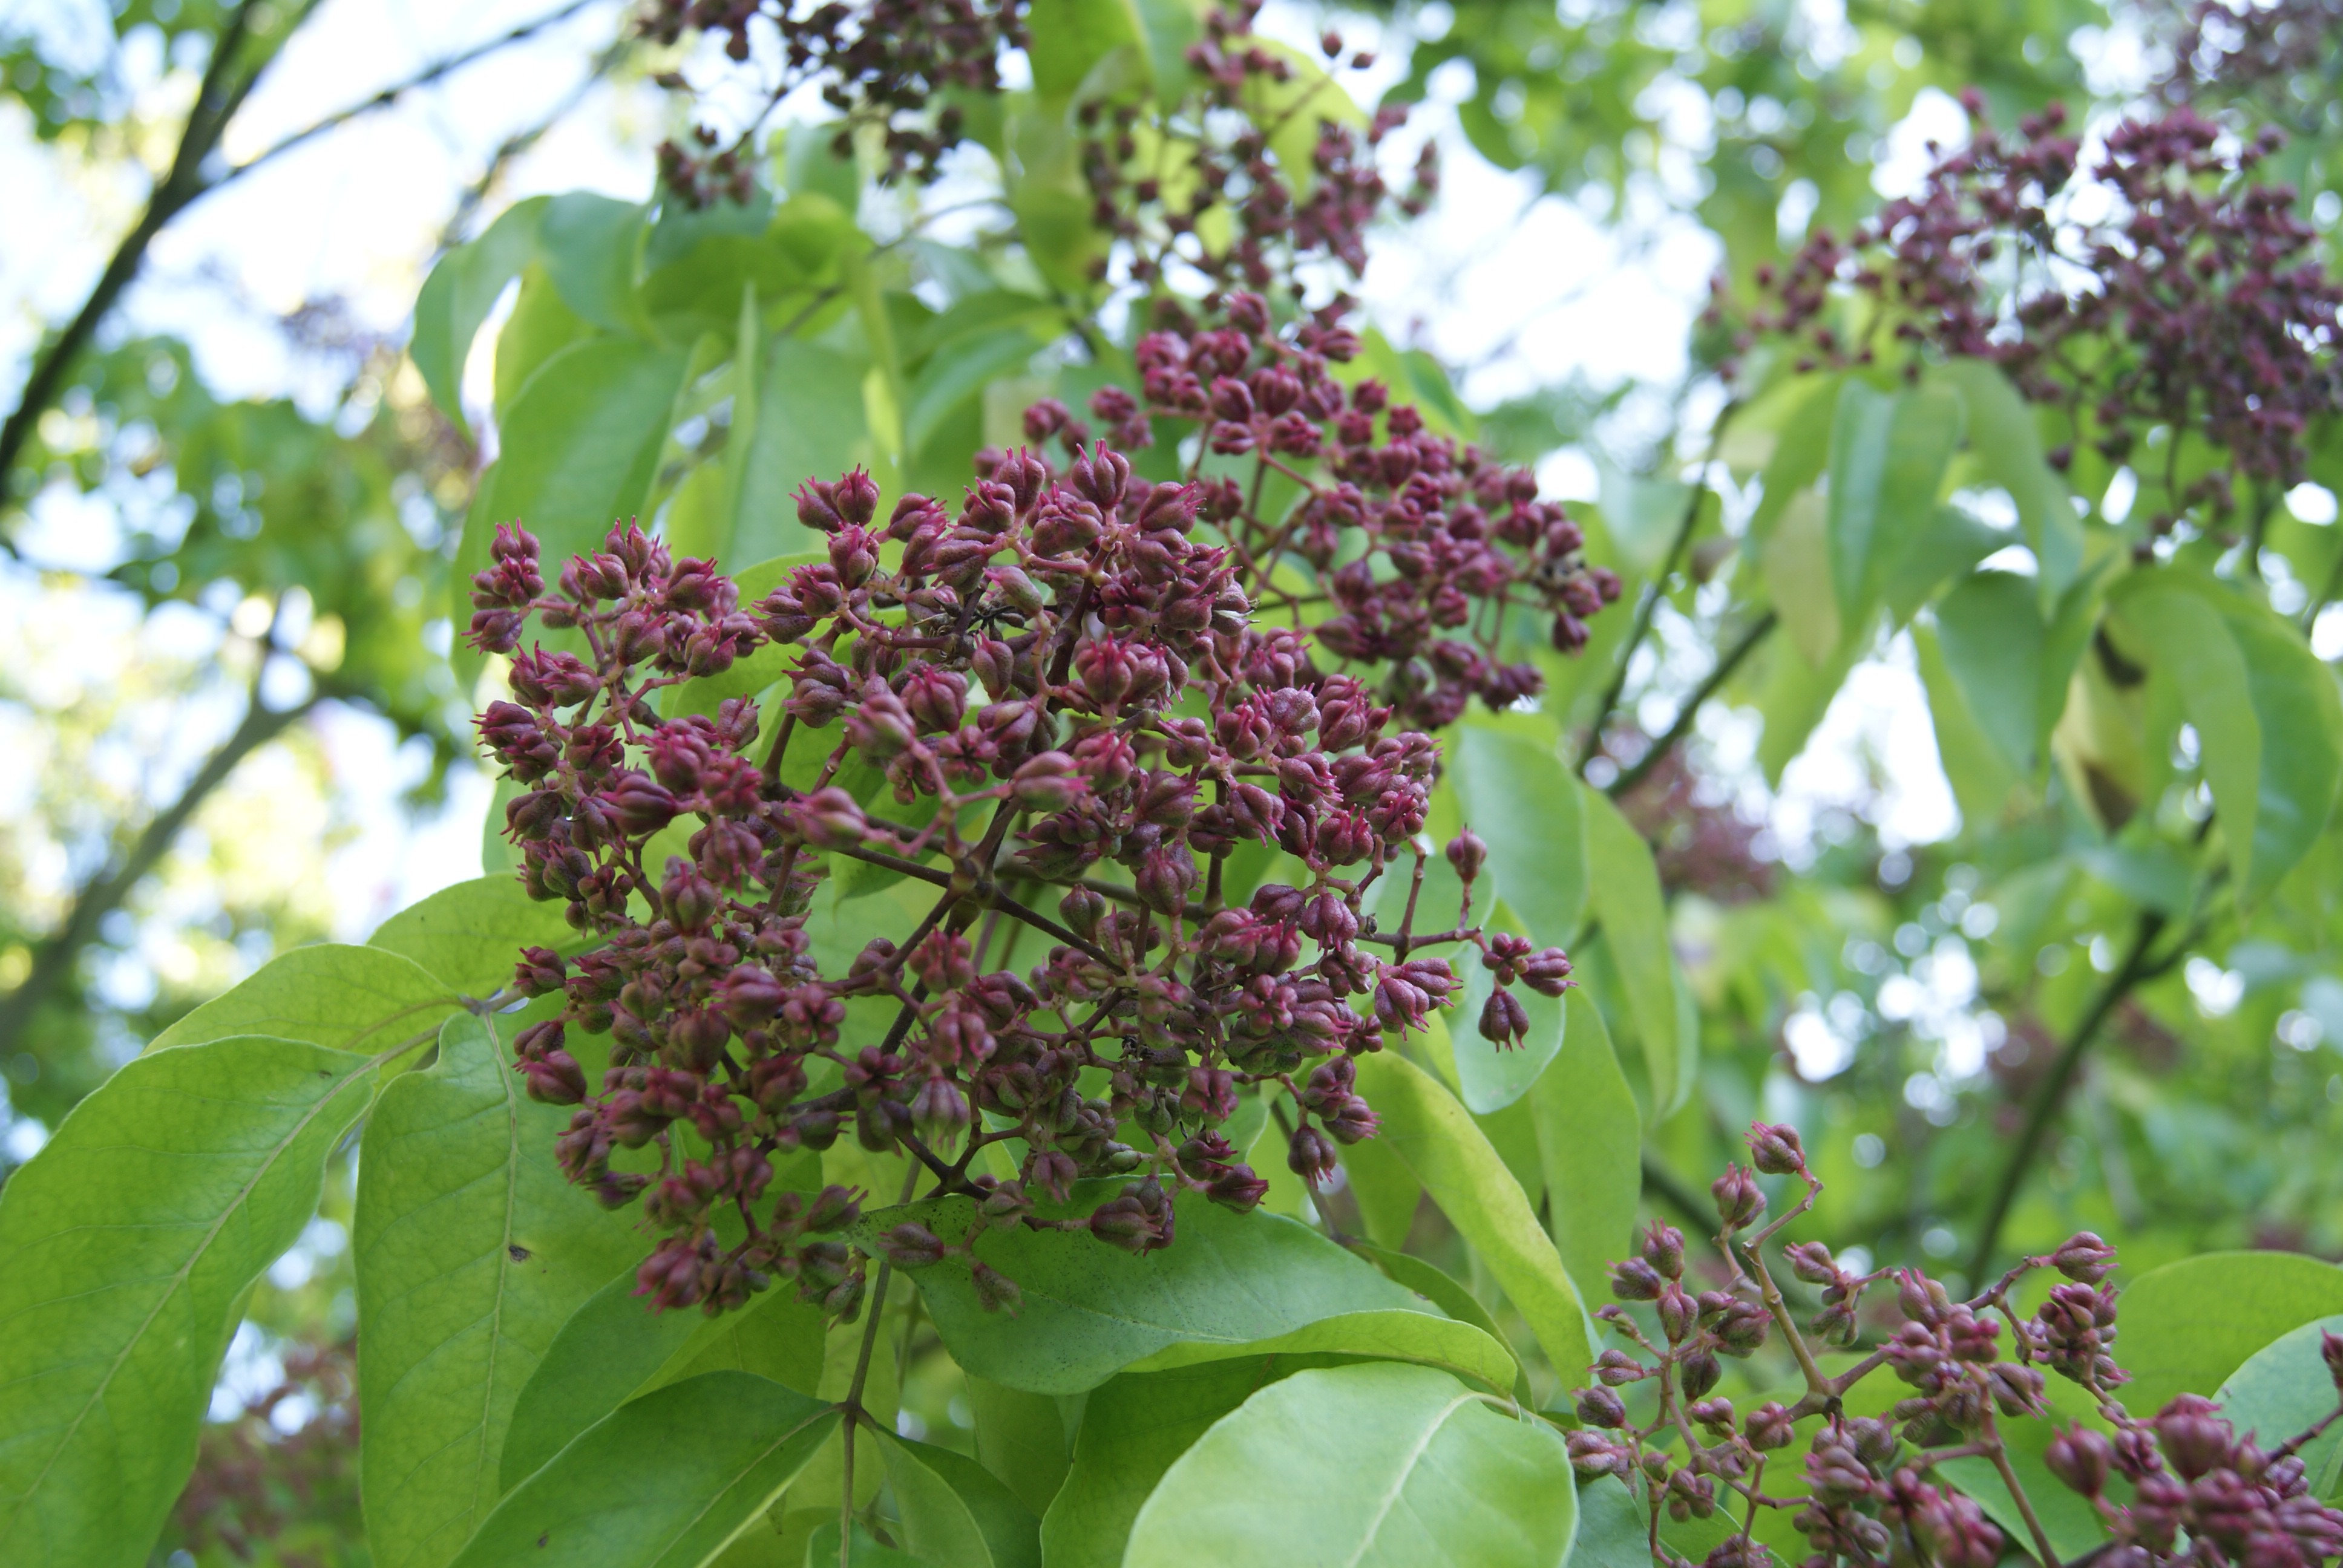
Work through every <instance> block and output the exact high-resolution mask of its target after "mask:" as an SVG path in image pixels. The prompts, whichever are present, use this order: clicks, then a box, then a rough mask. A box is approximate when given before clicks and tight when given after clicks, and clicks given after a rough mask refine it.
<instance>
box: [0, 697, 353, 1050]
mask: <svg viewBox="0 0 2343 1568" xmlns="http://www.w3.org/2000/svg"><path fill="white" fill-rule="evenodd" d="M263 668H266V659H265V658H264V660H263ZM318 700H319V699H317V698H316V697H312V698H310V699H308V700H307V701H305V702H301V703H299V704H297V705H296V706H294V707H292V708H287V709H271V708H269V707H267V706H266V704H264V703H263V702H262V701H261V700H260V682H259V679H258V678H257V677H255V678H254V680H253V684H252V691H251V696H250V699H249V700H248V702H247V704H246V708H245V711H244V718H243V719H242V721H241V722H239V723H238V724H237V725H236V729H235V731H234V732H233V733H231V734H230V735H229V736H228V738H227V739H226V740H223V741H222V742H220V744H219V748H218V749H216V750H215V751H214V752H213V753H212V754H211V755H210V756H209V757H208V758H206V759H205V760H204V765H203V766H202V767H201V768H200V769H196V776H195V777H194V778H192V779H188V780H187V783H186V788H184V789H181V790H180V791H179V795H178V798H177V799H175V800H173V801H172V802H171V804H170V805H168V806H166V807H165V808H164V809H163V810H162V811H161V813H160V814H158V815H157V816H156V818H155V819H153V820H152V821H150V822H148V823H147V824H146V827H145V828H144V829H141V830H140V832H139V834H138V837H137V839H136V840H135V841H134V842H133V843H132V844H131V846H130V849H129V851H128V853H126V854H125V855H124V856H123V857H122V858H121V859H120V860H118V861H117V862H116V864H115V865H114V866H113V868H112V869H107V870H104V871H101V872H100V873H99V874H98V875H97V876H96V877H95V878H93V879H91V880H90V881H89V882H88V883H87V884H85V886H84V887H83V889H82V890H81V891H80V892H79V893H78V894H76V895H75V899H74V903H73V908H72V910H70V911H68V912H67V914H66V915H65V923H64V924H63V925H61V926H59V927H58V928H57V929H56V930H55V931H54V932H52V933H51V934H50V935H49V937H48V938H47V939H46V940H44V941H43V942H42V943H41V944H40V945H39V946H38V947H37V948H35V950H34V953H33V965H32V968H31V969H30V970H27V971H26V972H25V979H24V981H23V983H22V984H20V985H18V986H17V987H16V989H15V990H13V991H11V992H9V993H8V994H7V996H6V997H5V998H0V1060H5V1058H6V1057H7V1056H8V1055H9V1054H10V1053H12V1052H13V1051H14V1050H15V1049H16V1046H17V1041H18V1039H19V1037H20V1036H21V1035H22V1034H23V1033H24V1032H25V1030H26V1029H27V1028H29V1027H30V1026H31V1024H32V1022H33V1019H34V1016H35V1014H36V1013H38V1012H39V1011H40V1009H41V1006H42V1004H43V1003H45V1001H47V1000H48V999H49V997H50V995H51V994H52V993H54V992H55V990H56V989H57V987H58V986H59V985H60V984H62V983H63V982H64V980H65V977H66V975H68V974H69V973H71V972H72V970H73V966H74V960H75V959H76V958H78V957H79V956H80V954H81V950H83V949H84V948H85V947H87V946H88V945H89V944H90V942H91V941H92V940H95V939H96V936H97V929H98V926H99V925H100V924H101V923H102V922H103V921H104V920H105V919H106V916H107V915H109V914H112V913H113V912H114V911H115V910H117V909H119V908H121V906H122V904H123V902H124V901H125V900H127V899H128V898H129V897H130V895H131V893H132V892H133V891H134V890H136V888H137V886H138V884H139V882H140V881H141V880H143V879H145V878H146V874H147V873H148V872H149V871H152V870H153V869H155V867H156V863H157V862H159V861H160V860H161V859H163V857H164V856H165V855H166V854H167V853H168V852H169V851H170V848H171V846H172V845H173V844H175V843H176V842H177V841H178V838H179V834H180V833H181V832H182V831H183V830H184V829H186V825H187V823H188V821H189V819H192V818H193V817H194V816H195V814H196V810H197V809H200V808H201V807H202V805H203V803H204V802H205V801H206V799H210V797H211V794H212V792H213V791H214V790H216V789H218V788H219V787H220V786H221V785H222V784H224V783H226V781H227V779H228V777H229V776H230V775H231V774H233V773H234V772H235V771H236V768H237V767H238V766H239V765H240V764H241V763H242V762H243V761H244V759H246V757H248V756H250V755H251V754H252V753H253V752H255V751H256V750H258V749H260V748H261V747H263V746H266V745H267V744H268V743H269V742H270V741H271V740H274V739H277V736H279V735H281V734H283V733H284V732H285V731H286V730H287V729H289V728H291V727H292V726H293V725H294V724H295V723H296V722H297V721H298V720H299V719H301V718H302V716H303V715H305V714H307V712H308V711H309V710H310V709H312V708H314V707H316V706H317V701H318Z"/></svg>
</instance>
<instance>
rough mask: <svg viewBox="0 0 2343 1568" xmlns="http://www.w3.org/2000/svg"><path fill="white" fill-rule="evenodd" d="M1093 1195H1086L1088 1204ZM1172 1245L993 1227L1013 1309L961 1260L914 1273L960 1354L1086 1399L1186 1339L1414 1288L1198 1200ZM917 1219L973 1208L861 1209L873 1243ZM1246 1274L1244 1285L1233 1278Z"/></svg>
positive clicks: (1292, 1230)
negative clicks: (991, 1308) (994, 1305)
mask: <svg viewBox="0 0 2343 1568" xmlns="http://www.w3.org/2000/svg"><path fill="white" fill-rule="evenodd" d="M1097 1196H1098V1194H1097V1193H1095V1192H1093V1193H1091V1201H1095V1199H1096V1197H1097ZM1174 1212H1175V1214H1176V1216H1177V1221H1178V1237H1179V1239H1178V1241H1177V1242H1176V1244H1174V1245H1172V1246H1170V1247H1167V1248H1165V1249H1163V1250H1162V1251H1158V1252H1151V1253H1149V1254H1147V1255H1146V1256H1144V1257H1134V1256H1132V1255H1131V1254H1130V1253H1128V1252H1125V1251H1121V1250H1120V1249H1117V1248H1114V1247H1110V1246H1108V1245H1106V1244H1105V1243H1104V1242H1101V1241H1094V1240H1092V1239H1091V1237H1089V1236H1086V1235H1081V1234H1080V1233H1068V1232H1065V1231H1028V1230H1024V1229H1022V1228H1012V1229H1010V1230H1006V1231H987V1232H986V1233H985V1234H984V1235H983V1236H981V1237H980V1239H979V1240H978V1241H977V1243H976V1251H977V1255H978V1256H979V1257H980V1259H982V1260H983V1261H985V1262H987V1263H990V1265H991V1266H992V1267H993V1268H995V1269H998V1270H999V1271H1001V1273H1003V1274H1005V1275H1007V1276H1008V1277H1009V1278H1010V1279H1011V1280H1013V1281H1015V1282H1017V1285H1018V1288H1019V1289H1020V1290H1021V1291H1022V1292H1024V1303H1023V1305H1022V1306H1021V1308H1020V1309H1019V1312H1018V1315H1017V1316H1016V1317H1015V1318H1013V1319H1012V1318H1011V1317H1010V1316H1009V1315H1008V1314H1007V1313H1006V1312H986V1311H985V1310H984V1308H983V1306H982V1304H981V1303H980V1302H979V1301H978V1300H977V1296H976V1290H975V1287H974V1285H973V1284H972V1283H971V1282H970V1278H969V1271H968V1269H967V1268H966V1266H965V1265H962V1264H959V1263H939V1264H937V1265H935V1266H934V1267H931V1268H926V1269H920V1270H919V1271H916V1272H914V1273H913V1274H912V1275H911V1278H912V1280H913V1281H914V1282H916V1283H917V1284H918V1286H919V1288H920V1298H921V1300H922V1301H923V1302H925V1304H926V1306H927V1311H928V1316H929V1317H930V1319H931V1320H932V1321H933V1322H934V1323H935V1325H936V1332H938V1333H939V1334H940V1335H942V1336H943V1342H944V1344H945V1346H946V1348H948V1349H949V1350H950V1352H951V1353H952V1358H953V1359H954V1360H955V1361H957V1362H960V1365H961V1366H962V1367H964V1368H966V1369H967V1370H968V1371H970V1372H974V1373H975V1374H976V1375H977V1376H979V1377H984V1378H990V1379H991V1380H992V1381H993V1382H999V1383H1003V1384H1006V1385H1007V1386H1009V1387H1011V1388H1017V1389H1024V1390H1026V1391H1028V1392H1033V1393H1079V1392H1081V1391H1082V1390H1084V1389H1087V1388H1095V1387H1097V1386H1098V1385H1099V1384H1100V1383H1101V1382H1105V1381H1106V1380H1107V1379H1108V1378H1109V1377H1111V1376H1112V1375H1113V1374H1114V1373H1115V1372H1117V1371H1119V1370H1121V1368H1123V1367H1125V1366H1128V1365H1130V1364H1131V1362H1135V1361H1138V1360H1139V1359H1140V1358H1141V1357H1142V1356H1147V1355H1151V1354H1153V1353H1154V1352H1157V1351H1159V1350H1161V1349H1162V1348H1163V1347H1164V1346H1166V1345H1170V1344H1174V1343H1178V1342H1182V1341H1199V1342H1207V1343H1218V1344H1222V1345H1250V1344H1252V1343H1255V1342H1259V1341H1262V1340H1269V1339H1274V1338H1275V1337H1277V1336H1278V1335H1280V1334H1283V1333H1289V1332H1292V1331H1293V1330H1295V1329H1299V1328H1302V1327H1303V1326H1304V1325H1306V1324H1309V1323H1312V1322H1317V1321H1318V1320H1320V1319H1322V1318H1329V1317H1333V1316H1336V1315H1338V1314H1340V1313H1344V1312H1365V1311H1372V1310H1373V1309H1376V1308H1381V1307H1398V1308H1403V1309H1405V1308H1412V1307H1413V1306H1414V1304H1415V1303H1414V1298H1413V1295H1412V1294H1411V1293H1410V1292H1406V1291H1403V1290H1402V1289H1400V1287H1398V1286H1397V1285H1394V1284H1393V1283H1392V1282H1390V1281H1388V1280H1386V1279H1384V1278H1383V1276H1382V1275H1381V1274H1379V1273H1377V1272H1376V1271H1374V1269H1373V1268H1372V1267H1370V1266H1369V1265H1368V1264H1366V1263H1364V1262H1362V1261H1360V1260H1358V1259H1356V1258H1354V1257H1353V1256H1351V1255H1350V1254H1349V1253H1348V1252H1345V1251H1343V1250H1342V1248H1340V1247H1338V1246H1336V1245H1335V1244H1334V1243H1333V1242H1332V1241H1328V1240H1327V1239H1326V1238H1325V1237H1323V1236H1322V1235H1320V1234H1318V1233H1317V1232H1316V1231H1312V1230H1311V1229H1310V1228H1309V1227H1308V1226H1306V1225H1303V1224H1301V1223H1300V1222H1298V1221H1292V1220H1286V1219H1282V1218H1280V1217H1279V1216H1277V1215H1273V1214H1265V1213H1252V1214H1232V1213H1231V1212H1229V1211H1227V1210H1225V1209H1222V1208H1220V1207H1218V1206H1217V1205H1215V1204H1212V1203H1210V1202H1208V1201H1204V1200H1203V1199H1201V1198H1198V1197H1196V1196H1194V1195H1193V1194H1190V1193H1182V1194H1181V1195H1180V1197H1179V1198H1178V1199H1177V1201H1176V1202H1175V1205H1174ZM907 1219H916V1220H918V1221H920V1222H921V1223H923V1224H925V1225H927V1226H928V1228H929V1229H930V1230H931V1231H934V1232H935V1233H936V1234H937V1235H939V1236H947V1237H958V1236H962V1235H966V1234H967V1233H968V1232H969V1231H970V1229H971V1228H972V1226H973V1222H974V1220H975V1204H974V1203H973V1202H972V1201H970V1200H969V1199H966V1198H940V1199H930V1200H928V1201H923V1202H920V1203H913V1204H909V1205H906V1206H904V1207H902V1208H898V1209H881V1210H877V1211H870V1212H867V1213H865V1214H864V1215H863V1216H862V1218H861V1220H860V1221H859V1223H858V1225H857V1227H856V1234H857V1235H858V1236H860V1237H864V1238H868V1237H870V1236H874V1235H876V1234H878V1233H879V1232H880V1231H885V1230H888V1229H890V1227H892V1226H894V1225H897V1224H900V1223H901V1222H902V1221H905V1220H907ZM1236 1281H1242V1282H1243V1286H1242V1289H1237V1288H1232V1282H1236Z"/></svg>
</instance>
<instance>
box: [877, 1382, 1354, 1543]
mask: <svg viewBox="0 0 2343 1568" xmlns="http://www.w3.org/2000/svg"><path fill="white" fill-rule="evenodd" d="M1329 1360H1330V1358H1324V1357H1317V1356H1264V1357H1262V1358H1261V1359H1259V1360H1257V1361H1231V1362H1208V1363H1206V1364H1204V1365H1202V1366H1192V1367H1182V1368H1181V1369H1180V1370H1179V1371H1177V1372H1146V1373H1136V1372H1129V1373H1125V1374H1124V1375H1122V1376H1121V1377H1118V1378H1115V1379H1113V1380H1112V1381H1111V1382H1107V1383H1106V1384H1105V1385H1103V1386H1102V1387H1100V1388H1097V1389H1094V1390H1092V1391H1091V1393H1090V1395H1089V1397H1088V1398H1087V1399H1086V1400H1085V1401H1084V1402H1083V1405H1082V1424H1081V1430H1080V1431H1079V1432H1076V1433H1075V1435H1074V1457H1073V1468H1072V1469H1071V1471H1069V1472H1068V1473H1067V1475H1066V1483H1065V1484H1064V1485H1063V1486H1062V1487H1061V1488H1060V1489H1059V1491H1058V1495H1057V1498H1056V1500H1055V1501H1054V1502H1052V1503H1051V1504H1050V1511H1049V1513H1046V1514H1044V1515H1043V1516H1042V1519H1041V1556H1042V1560H1043V1561H1044V1562H1046V1563H1048V1564H1049V1565H1050V1568H1120V1564H1121V1562H1122V1560H1123V1551H1124V1548H1125V1546H1126V1545H1127V1544H1128V1543H1129V1542H1130V1539H1131V1522H1132V1521H1133V1520H1135V1519H1137V1518H1138V1517H1139V1511H1140V1509H1141V1507H1142V1506H1144V1505H1145V1503H1146V1502H1147V1498H1148V1494H1149V1493H1151V1492H1153V1491H1154V1490H1155V1486H1156V1483H1158V1482H1160V1481H1161V1480H1162V1479H1163V1473H1164V1472H1165V1471H1167V1470H1170V1469H1171V1468H1172V1462H1173V1461H1175V1460H1177V1459H1178V1458H1179V1457H1180V1456H1181V1455H1182V1453H1185V1452H1187V1451H1188V1449H1189V1448H1190V1447H1191V1446H1192V1444H1193V1443H1194V1442H1196V1440H1197V1439H1198V1438H1200V1437H1202V1436H1203V1435H1204V1433H1205V1432H1207V1431H1209V1430H1210V1429H1211V1428H1212V1423H1213V1422H1217V1421H1219V1420H1220V1419H1221V1418H1222V1416H1224V1415H1226V1414H1228V1413H1229V1412H1231V1411H1232V1410H1234V1409H1236V1408H1237V1407H1238V1406H1239V1405H1241V1404H1242V1403H1243V1402H1245V1401H1246V1400H1247V1399H1249V1398H1251V1397H1252V1395H1253V1394H1254V1393H1255V1392H1258V1391H1259V1390H1261V1389H1263V1388H1266V1387H1267V1386H1269V1385H1270V1384H1271V1383H1272V1382H1276V1381H1277V1380H1278V1379H1279V1378H1282V1377H1290V1376H1292V1374H1293V1373H1294V1372H1300V1371H1302V1370H1304V1369H1307V1368H1309V1367H1312V1366H1322V1365H1325V1364H1327V1363H1328V1361H1329ZM833 1539H834V1538H833ZM1234 1561H1238V1562H1242V1561H1245V1559H1243V1558H1237V1559H1234Z"/></svg>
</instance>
